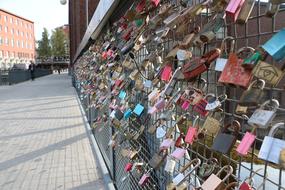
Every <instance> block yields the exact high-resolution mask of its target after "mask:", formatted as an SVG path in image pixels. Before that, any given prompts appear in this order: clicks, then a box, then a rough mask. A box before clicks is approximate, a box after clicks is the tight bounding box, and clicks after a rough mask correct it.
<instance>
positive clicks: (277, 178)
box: [77, 1, 285, 190]
mask: <svg viewBox="0 0 285 190" xmlns="http://www.w3.org/2000/svg"><path fill="white" fill-rule="evenodd" d="M164 2H166V1H164ZM171 2H172V3H174V4H178V2H176V1H171ZM195 3H199V2H194V1H193V2H192V1H191V2H190V1H189V2H188V5H189V6H190V5H192V4H195ZM264 10H265V5H264V3H263V2H260V1H257V2H256V4H255V7H254V11H253V13H252V15H251V17H250V19H249V21H248V23H247V24H244V25H238V24H233V23H227V24H226V26H225V28H224V32H223V36H224V37H225V36H232V37H234V38H235V39H236V49H239V48H240V47H244V46H253V47H256V46H257V45H259V44H263V43H264V42H265V41H266V40H268V39H269V38H270V37H271V36H272V35H273V34H274V33H276V32H278V31H279V30H280V29H281V28H280V26H281V27H284V26H285V24H284V23H281V24H280V22H282V21H280V20H277V19H275V18H274V17H273V18H272V19H271V22H270V23H271V26H270V27H269V28H270V30H268V31H267V30H266V29H268V26H264V24H268V19H269V18H266V17H265V14H264ZM284 10H285V9H280V10H279V13H278V14H282V13H283V14H284V12H285V11H284ZM210 16H211V15H210V14H209V12H208V11H207V12H206V13H203V14H202V15H200V16H199V17H197V18H196V19H195V21H194V23H192V24H191V25H190V26H189V27H188V28H189V29H193V28H194V27H195V26H201V27H202V26H203V25H204V23H206V22H208V20H209V18H210ZM283 22H284V20H283ZM278 27H279V28H278ZM252 28H256V29H257V30H256V31H255V30H253V29H252ZM189 31H190V30H189ZM185 35H186V34H184V35H180V36H174V35H173V36H171V37H170V38H169V39H166V40H165V41H164V42H163V46H164V53H163V55H166V54H167V53H168V51H169V50H171V49H172V46H173V42H175V41H177V40H181V39H183V37H184V36H185ZM221 40H222V38H220V39H217V40H215V41H213V42H211V43H210V44H208V46H207V49H208V50H209V49H211V48H213V47H219V46H220V44H221ZM151 46H152V45H151V44H149V45H147V48H151ZM201 54H202V50H201V49H198V48H194V49H193V55H195V56H199V55H201ZM147 55H148V52H147V50H146V48H143V49H141V50H140V51H139V52H138V53H137V54H136V58H137V61H138V62H139V63H141V62H142V60H143V59H144V58H145V57H146V56H147ZM267 61H269V62H271V63H273V64H274V65H276V66H278V65H277V63H275V62H274V61H273V60H267ZM212 68H213V67H212V66H211V68H210V69H209V71H208V72H207V73H205V74H203V75H202V78H205V79H207V90H206V92H205V93H206V94H207V93H209V92H211V93H214V94H215V95H216V96H218V95H221V94H228V95H229V98H228V99H227V100H226V102H225V103H224V104H223V110H224V111H223V122H222V124H225V123H228V122H232V121H233V120H234V119H236V120H238V121H240V123H241V125H242V129H241V131H240V134H239V138H238V139H239V140H240V139H241V138H242V137H243V135H244V134H245V132H246V131H247V130H248V125H247V124H246V123H247V122H246V119H245V118H244V117H242V116H239V115H237V114H235V108H236V105H237V102H238V100H239V98H240V95H241V92H242V91H243V89H240V88H233V87H228V86H223V85H219V84H218V83H217V80H218V78H219V74H220V73H219V72H216V71H214V69H212ZM147 73H148V71H146V72H145V74H147ZM280 84H283V83H282V82H281V83H280ZM187 85H188V83H187V82H178V84H177V85H176V90H177V89H178V88H181V89H185V87H186V86H187ZM194 85H197V86H199V85H200V84H199V83H198V82H195V84H194ZM77 89H78V93H79V94H82V90H81V89H80V85H78V86H77ZM150 91H151V89H148V90H146V91H145V92H137V93H135V94H133V92H132V91H131V90H129V91H128V92H127V93H128V96H133V97H132V100H133V102H134V103H135V104H136V103H141V104H143V105H144V107H145V110H147V109H148V104H147V102H146V97H147V95H148V93H149V92H150ZM265 91H266V92H267V95H268V99H272V98H275V99H278V100H281V101H280V104H281V106H280V109H278V111H277V117H276V119H275V120H274V121H273V123H276V122H277V121H283V122H284V114H285V109H284V108H285V102H284V101H282V98H283V97H284V96H285V94H284V92H285V91H284V89H283V88H282V87H280V86H278V87H276V88H272V87H270V86H266V88H265ZM81 97H82V98H81V100H82V103H83V105H84V107H85V108H86V110H87V113H90V112H91V114H87V115H88V116H89V117H90V118H89V121H90V122H91V124H93V121H94V119H95V118H96V115H97V114H98V113H97V112H101V113H102V110H95V109H91V108H90V106H89V105H88V104H90V101H89V102H88V101H87V100H88V98H90V97H88V96H86V95H81ZM184 113H185V111H183V110H181V109H180V108H179V107H178V106H175V108H174V110H173V114H174V117H175V119H177V118H178V117H179V116H180V115H182V114H184ZM188 113H189V115H188V116H187V117H188V118H187V122H186V123H185V124H184V125H185V126H189V125H190V124H191V121H193V116H192V115H193V114H195V113H194V112H193V110H192V109H190V110H188ZM159 116H160V114H154V115H153V116H152V117H151V118H148V119H146V113H144V115H143V116H141V118H140V119H141V122H142V123H143V125H144V126H145V127H146V129H145V131H144V133H143V135H141V136H140V137H139V139H138V140H136V141H134V140H125V139H124V137H123V136H122V135H119V139H120V140H121V142H122V143H121V144H120V146H117V147H116V148H115V149H112V148H108V143H109V141H110V140H111V137H112V135H114V134H115V133H116V132H117V131H118V129H117V128H115V127H113V126H112V127H108V126H111V125H110V121H108V122H106V123H103V125H102V126H99V127H97V128H96V129H95V130H94V135H95V138H96V140H97V142H98V144H99V146H100V150H101V152H102V154H103V156H104V159H105V161H106V163H107V166H108V168H109V170H110V173H111V175H112V177H113V179H114V182H115V185H116V187H117V189H119V190H121V189H122V190H125V189H131V190H137V189H138V190H140V189H165V188H166V185H167V184H168V183H170V182H171V180H172V177H173V176H176V175H177V174H178V171H179V170H180V169H181V167H183V166H184V165H185V163H187V162H188V161H189V160H191V159H193V158H200V159H201V160H202V162H204V161H207V159H208V158H210V157H215V158H217V159H218V160H219V166H220V167H221V166H223V165H226V164H230V165H232V166H233V167H234V173H233V175H232V177H231V178H230V179H229V180H228V181H227V182H230V181H233V180H234V179H235V180H238V181H239V182H240V181H243V180H244V179H245V178H246V177H248V176H251V175H253V172H254V171H256V170H257V169H258V168H262V170H261V172H258V174H257V175H256V176H255V180H256V182H257V184H262V186H263V187H262V189H278V190H279V189H285V176H284V175H285V173H284V171H283V170H282V169H279V168H278V167H275V166H274V165H272V164H270V163H268V162H265V161H261V160H259V159H257V152H258V150H259V148H260V145H261V144H262V136H264V134H267V133H268V130H265V131H262V130H258V131H257V139H256V141H255V143H254V145H253V146H252V149H251V151H250V153H249V155H248V156H247V157H246V158H243V157H239V156H236V155H234V154H233V152H234V151H232V152H231V154H229V155H224V154H217V153H215V152H213V151H212V150H211V146H210V145H211V144H212V141H213V137H212V136H206V138H205V139H204V140H202V141H197V142H196V143H194V144H193V145H191V146H189V147H188V148H187V150H188V152H187V156H186V157H185V158H184V159H182V160H180V161H178V162H177V163H176V167H175V171H174V173H173V175H170V174H168V173H167V172H165V171H164V164H163V165H162V166H161V167H160V168H159V169H157V170H154V171H152V172H151V178H150V180H149V182H148V183H147V185H145V186H144V187H140V186H138V181H139V179H140V177H141V175H142V174H143V173H144V172H145V171H146V170H147V168H145V169H144V170H143V171H142V173H137V172H136V171H133V172H130V173H127V172H125V171H124V167H125V165H126V164H127V163H128V162H131V161H130V160H129V159H127V158H124V157H122V155H121V154H120V151H121V149H122V148H128V147H132V149H136V150H138V149H139V148H141V151H139V153H138V155H137V160H136V161H137V162H138V161H141V162H144V163H145V164H146V163H148V161H149V160H150V159H151V157H152V156H153V154H154V153H155V152H157V151H158V150H159V145H160V143H161V142H162V139H157V138H156V137H155V135H152V134H149V133H148V132H147V129H148V128H149V127H150V126H151V125H152V124H154V122H155V121H156V120H157V118H159ZM144 120H145V121H144ZM203 122H204V119H200V120H199V123H198V124H199V126H202V124H203ZM174 123H175V121H174V120H170V121H167V122H166V124H165V129H166V128H169V127H170V126H173V125H174ZM105 124H106V125H105ZM138 125H139V124H137V122H135V121H132V120H130V121H129V122H128V125H127V126H128V128H129V130H136V131H137V130H139V127H138ZM184 132H185V131H184ZM180 134H181V128H177V127H176V130H175V133H174V138H175V139H177V138H178V137H179V136H180ZM235 148H236V145H235V147H234V149H233V150H235ZM172 151H173V147H172V148H170V152H172ZM257 160H258V162H257ZM164 163H165V162H164ZM144 167H146V166H144ZM190 177H192V178H194V180H192V185H194V186H197V185H199V184H197V183H196V182H197V180H196V179H197V178H199V177H198V175H192V176H189V179H188V181H189V182H190ZM199 180H200V181H203V179H201V178H199ZM193 181H194V182H193Z"/></svg>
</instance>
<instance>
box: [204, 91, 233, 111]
mask: <svg viewBox="0 0 285 190" xmlns="http://www.w3.org/2000/svg"><path fill="white" fill-rule="evenodd" d="M227 98H228V96H227V95H226V94H222V95H220V96H219V97H216V96H214V97H211V98H210V99H209V100H208V103H207V105H206V107H205V110H207V111H213V110H216V109H217V108H220V107H221V106H222V103H223V102H224V101H226V99H227Z"/></svg>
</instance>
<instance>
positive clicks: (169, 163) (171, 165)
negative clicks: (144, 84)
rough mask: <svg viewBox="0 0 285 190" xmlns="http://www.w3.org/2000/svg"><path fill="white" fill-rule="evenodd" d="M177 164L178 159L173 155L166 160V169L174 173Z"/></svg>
mask: <svg viewBox="0 0 285 190" xmlns="http://www.w3.org/2000/svg"><path fill="white" fill-rule="evenodd" d="M175 165H176V161H175V160H173V159H172V158H171V157H168V158H167V160H166V164H165V167H164V171H166V172H168V173H170V174H172V173H173V171H174V169H175Z"/></svg>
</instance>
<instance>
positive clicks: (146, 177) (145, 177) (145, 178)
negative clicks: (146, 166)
mask: <svg viewBox="0 0 285 190" xmlns="http://www.w3.org/2000/svg"><path fill="white" fill-rule="evenodd" d="M151 171H152V169H150V170H149V171H147V172H146V173H145V174H143V176H142V177H141V179H140V180H139V185H140V186H144V185H145V184H146V183H147V182H148V180H149V178H150V172H151Z"/></svg>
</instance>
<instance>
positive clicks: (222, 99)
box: [218, 94, 228, 103]
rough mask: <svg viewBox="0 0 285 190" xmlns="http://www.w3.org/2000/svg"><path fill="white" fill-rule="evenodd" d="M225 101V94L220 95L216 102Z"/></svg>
mask: <svg viewBox="0 0 285 190" xmlns="http://www.w3.org/2000/svg"><path fill="white" fill-rule="evenodd" d="M226 99H228V96H227V95H226V94H222V95H220V96H218V100H219V101H220V102H221V103H223V102H224V101H226Z"/></svg>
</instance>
